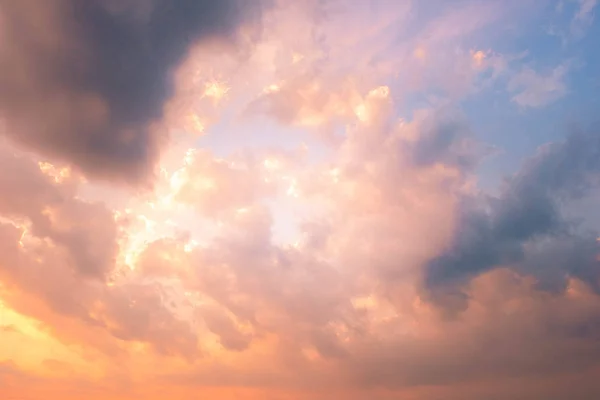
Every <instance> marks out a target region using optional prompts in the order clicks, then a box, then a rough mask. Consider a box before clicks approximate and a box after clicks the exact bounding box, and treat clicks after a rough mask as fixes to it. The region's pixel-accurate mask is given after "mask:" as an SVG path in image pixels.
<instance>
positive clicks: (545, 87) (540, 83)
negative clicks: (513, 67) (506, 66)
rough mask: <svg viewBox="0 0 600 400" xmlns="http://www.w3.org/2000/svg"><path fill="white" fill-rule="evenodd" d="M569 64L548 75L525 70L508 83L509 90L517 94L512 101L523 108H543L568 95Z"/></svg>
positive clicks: (560, 66) (555, 69) (529, 69)
mask: <svg viewBox="0 0 600 400" xmlns="http://www.w3.org/2000/svg"><path fill="white" fill-rule="evenodd" d="M568 71H569V66H568V64H561V65H559V66H558V67H556V68H554V69H553V70H552V71H550V72H548V73H539V72H536V71H534V70H533V69H531V68H524V69H523V70H521V71H520V72H519V73H517V74H516V75H514V76H513V77H512V78H511V79H510V80H509V82H508V90H509V91H510V92H513V93H516V94H515V95H514V96H513V97H512V101H513V102H515V103H517V104H518V105H519V106H521V107H525V108H527V107H531V108H541V107H544V106H547V105H549V104H551V103H554V102H555V101H557V100H559V99H560V98H561V97H563V96H565V95H566V94H567V93H568V88H567V84H566V83H565V78H566V74H567V73H568Z"/></svg>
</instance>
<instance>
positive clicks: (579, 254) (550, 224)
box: [425, 130, 600, 292]
mask: <svg viewBox="0 0 600 400" xmlns="http://www.w3.org/2000/svg"><path fill="white" fill-rule="evenodd" d="M599 151H600V142H599V141H598V133H597V132H596V131H595V130H591V131H589V132H578V133H573V134H572V135H571V136H569V137H568V138H567V140H566V141H565V142H564V143H560V144H559V143H554V144H550V145H547V146H544V147H543V148H541V149H540V151H539V153H538V154H537V156H535V157H533V158H532V159H531V160H529V161H528V162H526V163H525V165H524V166H523V169H522V170H521V171H520V172H518V173H517V174H516V175H515V176H513V177H511V178H509V179H508V180H507V181H506V183H505V187H504V188H503V190H502V193H501V195H500V196H499V197H497V198H489V199H484V200H483V204H480V202H479V201H477V200H473V202H474V204H473V202H471V201H468V202H466V204H465V205H464V206H463V210H462V215H461V222H460V223H459V224H458V228H457V235H456V237H455V239H454V244H453V245H452V246H451V248H450V249H449V250H448V251H447V252H445V253H444V254H442V255H441V256H439V257H436V258H434V259H433V260H432V261H431V262H430V263H429V264H428V265H427V268H426V272H425V282H426V283H425V285H426V286H427V287H428V288H430V289H432V290H434V292H435V291H436V288H437V287H441V288H444V287H447V285H453V286H456V285H458V287H460V285H461V284H464V283H467V282H468V281H469V279H470V278H472V277H473V276H476V275H478V274H480V273H483V272H485V271H487V270H490V269H493V268H498V267H502V266H510V265H513V266H515V267H516V268H519V269H521V270H523V272H525V273H530V274H533V275H534V276H536V277H538V278H539V279H540V281H541V282H542V283H543V284H548V285H550V287H554V288H563V289H564V287H565V285H566V280H567V279H568V278H569V276H575V277H577V278H579V279H582V280H583V281H585V282H587V283H588V284H590V285H591V286H592V288H593V289H594V290H596V291H598V290H599V289H600V286H599V285H600V275H599V274H598V268H599V267H600V265H599V264H598V260H597V256H596V255H597V253H598V251H599V248H598V244H597V241H596V237H595V236H594V235H589V234H587V235H586V234H585V233H583V232H578V231H577V229H576V227H574V226H573V223H569V221H568V220H565V219H564V218H563V217H562V215H561V208H562V207H563V205H564V203H565V202H568V201H571V200H573V199H576V198H579V197H581V196H584V195H585V194H586V191H587V190H589V188H590V187H592V186H591V184H592V182H595V181H596V179H594V178H595V177H597V174H598V173H599V172H600V170H599V169H600V164H599V163H598V152H599ZM567 260H568V261H567Z"/></svg>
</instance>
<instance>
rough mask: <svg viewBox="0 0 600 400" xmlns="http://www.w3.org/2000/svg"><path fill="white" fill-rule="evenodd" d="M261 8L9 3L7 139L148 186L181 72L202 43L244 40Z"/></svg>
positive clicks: (0, 82)
mask: <svg viewBox="0 0 600 400" xmlns="http://www.w3.org/2000/svg"><path fill="white" fill-rule="evenodd" d="M259 9H260V5H259V3H258V2H257V3H255V5H253V6H250V5H248V3H246V2H238V1H235V0H234V1H210V0H208V1H204V0H203V1H186V0H184V1H169V0H160V1H150V0H139V1H138V0H128V1H125V2H115V1H108V2H103V1H95V0H94V1H90V2H85V3H84V4H81V3H80V2H77V1H67V0H52V1H48V2H46V3H44V5H43V6H39V5H38V4H37V3H36V2H32V1H24V2H19V3H18V4H17V3H14V2H11V1H3V2H2V3H0V11H1V16H2V32H1V33H0V38H2V46H1V49H2V50H1V51H2V54H1V56H0V57H1V60H2V70H3V73H2V77H1V78H0V111H1V112H2V117H3V119H4V120H5V122H6V124H7V125H6V129H5V130H3V132H4V134H5V135H7V136H8V137H10V138H11V139H12V140H14V141H15V142H17V143H19V144H21V145H23V146H26V147H27V148H30V149H33V150H35V151H36V152H38V153H40V154H43V155H44V156H47V157H53V158H56V159H57V160H60V161H66V162H70V163H73V165H74V166H76V167H77V168H78V169H80V170H81V171H83V172H85V173H86V174H87V175H89V176H92V177H99V178H104V179H116V180H120V181H127V182H130V183H140V182H142V183H145V182H147V180H148V178H149V177H150V176H151V175H152V172H153V167H154V164H155V162H156V161H157V159H158V155H159V152H160V148H161V147H162V146H163V145H164V144H165V141H166V140H167V138H168V127H165V126H162V125H161V117H162V115H163V106H164V104H165V102H166V100H167V99H168V98H169V97H170V96H171V95H172V93H173V80H172V73H173V69H174V68H175V67H177V65H178V64H179V63H180V62H181V61H183V59H184V57H185V56H186V54H187V52H188V49H189V47H190V46H191V45H192V44H194V43H196V42H206V41H211V40H212V41H214V40H220V41H223V40H225V41H229V40H234V41H235V40H236V35H237V28H238V27H239V26H240V25H241V24H244V23H245V22H247V21H250V22H253V21H254V20H255V18H256V17H257V12H258V10H259ZM23 32H27V34H24V33H23Z"/></svg>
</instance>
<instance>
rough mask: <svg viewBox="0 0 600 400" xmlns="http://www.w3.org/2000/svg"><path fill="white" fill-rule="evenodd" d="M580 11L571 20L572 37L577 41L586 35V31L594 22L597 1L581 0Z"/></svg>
mask: <svg viewBox="0 0 600 400" xmlns="http://www.w3.org/2000/svg"><path fill="white" fill-rule="evenodd" d="M577 3H578V6H579V7H578V9H577V11H576V12H575V15H574V16H573V19H572V20H571V27H570V29H571V36H573V37H574V38H576V39H579V38H581V37H582V36H584V35H585V33H586V31H587V30H588V29H589V27H590V26H591V25H592V23H593V21H594V10H595V8H596V5H597V3H598V2H597V1H596V0H579V1H578V2H577Z"/></svg>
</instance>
